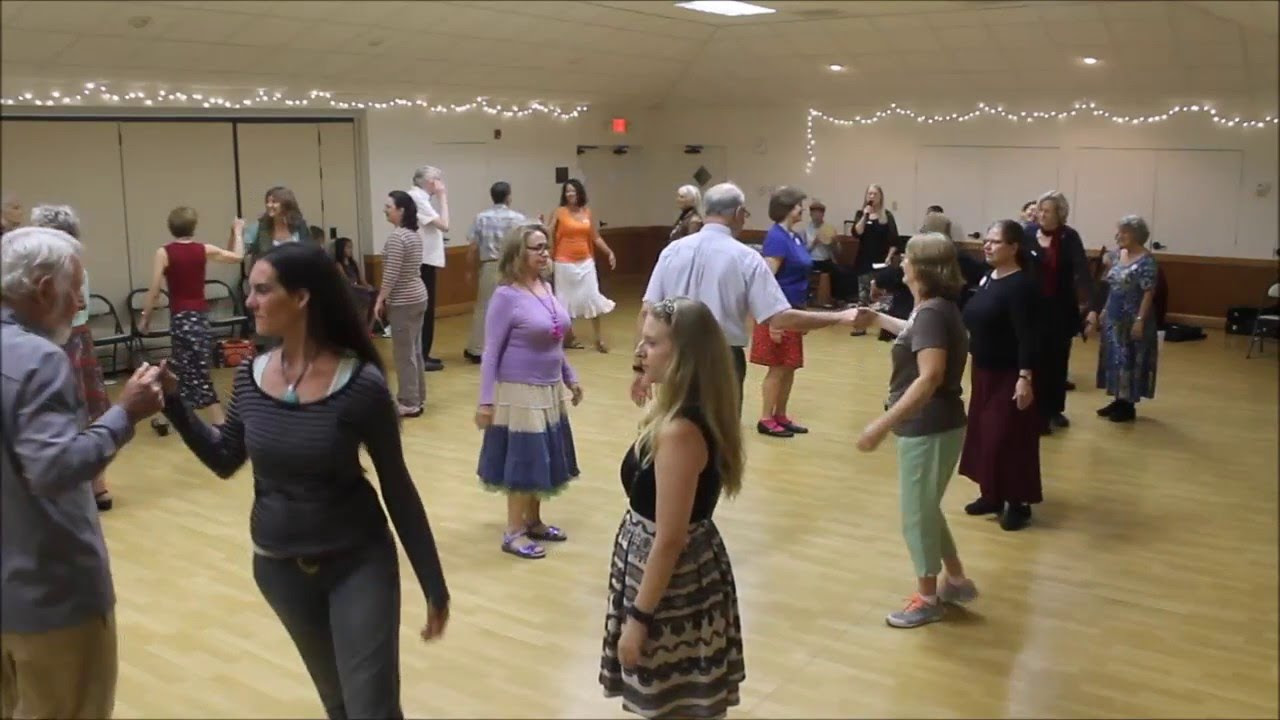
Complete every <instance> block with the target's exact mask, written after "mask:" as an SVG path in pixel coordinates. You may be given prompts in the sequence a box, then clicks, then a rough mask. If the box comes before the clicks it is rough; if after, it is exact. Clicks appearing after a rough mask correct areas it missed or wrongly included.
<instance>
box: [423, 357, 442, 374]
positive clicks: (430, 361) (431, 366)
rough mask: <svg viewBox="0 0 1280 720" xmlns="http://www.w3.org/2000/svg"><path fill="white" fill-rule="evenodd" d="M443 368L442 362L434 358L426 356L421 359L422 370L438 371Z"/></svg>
mask: <svg viewBox="0 0 1280 720" xmlns="http://www.w3.org/2000/svg"><path fill="white" fill-rule="evenodd" d="M443 369H444V363H442V362H440V361H439V360H436V359H435V358H426V359H424V360H423V361H422V371H423V372H440V371H441V370H443Z"/></svg>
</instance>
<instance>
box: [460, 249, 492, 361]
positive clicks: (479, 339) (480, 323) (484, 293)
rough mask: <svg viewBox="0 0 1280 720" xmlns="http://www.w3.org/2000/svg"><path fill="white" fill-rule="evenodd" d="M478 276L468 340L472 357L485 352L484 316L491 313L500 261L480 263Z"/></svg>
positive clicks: (468, 348) (468, 350) (468, 347)
mask: <svg viewBox="0 0 1280 720" xmlns="http://www.w3.org/2000/svg"><path fill="white" fill-rule="evenodd" d="M478 274H479V275H480V277H479V280H478V287H477V288H476V304H475V306H474V307H473V308H472V310H471V337H470V338H469V339H468V340H467V352H469V353H471V354H472V355H480V354H481V353H483V352H484V316H485V313H487V312H488V311H489V298H491V297H493V291H494V289H496V288H497V287H498V261H496V260H490V261H488V262H482V263H480V271H479V273H478Z"/></svg>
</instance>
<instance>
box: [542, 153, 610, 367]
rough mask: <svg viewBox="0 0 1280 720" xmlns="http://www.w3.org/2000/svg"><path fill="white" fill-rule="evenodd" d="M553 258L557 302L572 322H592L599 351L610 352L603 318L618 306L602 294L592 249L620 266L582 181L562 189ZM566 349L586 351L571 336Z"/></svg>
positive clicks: (554, 228)
mask: <svg viewBox="0 0 1280 720" xmlns="http://www.w3.org/2000/svg"><path fill="white" fill-rule="evenodd" d="M550 229H551V238H552V258H553V259H554V260H555V292H556V299H557V300H559V301H560V304H561V305H564V307H565V309H566V310H568V312H569V317H570V318H580V317H584V318H587V319H589V320H591V332H592V333H593V334H594V335H595V344H596V350H599V351H600V352H602V353H603V352H609V349H608V348H607V347H605V344H604V340H603V339H601V337H600V316H601V315H606V314H608V313H609V312H611V311H612V310H613V306H614V303H613V301H612V300H610V299H609V298H607V297H605V296H604V295H601V294H600V281H599V279H598V278H597V277H596V261H595V254H594V253H593V252H592V245H595V247H598V248H600V251H601V252H603V253H604V254H605V255H607V256H608V257H609V269H610V270H612V269H613V268H614V267H616V266H617V264H618V260H617V257H616V256H614V254H613V250H610V249H609V246H608V245H606V244H605V242H604V238H602V237H600V229H599V226H598V225H597V224H596V221H595V218H594V217H592V216H591V210H590V209H589V208H587V190H586V188H584V187H583V186H582V182H581V181H580V180H576V179H573V178H570V179H569V181H568V182H566V183H565V184H564V185H563V186H562V187H561V188H560V207H559V208H557V209H556V211H555V213H554V214H553V216H552V218H551V228H550ZM565 347H567V348H580V347H582V345H581V344H579V343H578V342H577V341H575V340H574V338H573V333H572V332H570V333H569V334H568V335H567V336H566V337H565Z"/></svg>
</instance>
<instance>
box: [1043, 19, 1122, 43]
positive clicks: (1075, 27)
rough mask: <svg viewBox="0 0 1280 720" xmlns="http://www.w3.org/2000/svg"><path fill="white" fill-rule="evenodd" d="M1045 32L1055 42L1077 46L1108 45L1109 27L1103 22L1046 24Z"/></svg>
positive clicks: (1086, 21) (1084, 21) (1087, 21)
mask: <svg viewBox="0 0 1280 720" xmlns="http://www.w3.org/2000/svg"><path fill="white" fill-rule="evenodd" d="M1045 31H1046V32H1047V33H1048V34H1049V37H1050V38H1052V39H1053V40H1054V41H1055V42H1059V43H1070V44H1077V45H1097V44H1106V42H1107V26H1106V24H1105V23H1103V22H1102V21H1101V20H1082V21H1077V22H1051V23H1046V25H1045Z"/></svg>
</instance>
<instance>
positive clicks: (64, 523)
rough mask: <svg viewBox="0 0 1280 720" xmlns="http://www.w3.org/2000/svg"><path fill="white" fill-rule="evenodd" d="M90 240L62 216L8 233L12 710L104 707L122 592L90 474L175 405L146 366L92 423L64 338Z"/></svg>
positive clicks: (0, 375) (5, 374) (5, 530)
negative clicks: (64, 228)
mask: <svg viewBox="0 0 1280 720" xmlns="http://www.w3.org/2000/svg"><path fill="white" fill-rule="evenodd" d="M82 282H83V270H82V268H81V264H80V243H79V242H78V241H77V240H75V238H72V237H71V236H70V235H68V234H66V233H64V232H61V231H59V230H53V229H50V228H22V229H19V230H13V231H11V232H8V233H6V234H5V235H4V239H3V240H2V241H0V293H2V294H0V352H2V353H3V355H4V363H3V365H0V401H2V402H0V426H3V428H4V431H3V435H2V437H3V443H2V444H3V450H2V451H0V602H2V603H3V606H4V613H3V614H2V615H0V656H2V657H0V675H3V682H2V683H0V704H2V705H3V708H2V709H3V716H4V717H6V718H8V717H20V718H106V717H111V714H112V711H113V709H114V706H115V687H116V672H117V658H116V628H115V615H114V608H115V591H114V590H113V588H112V582H111V570H110V566H109V563H108V561H107V548H106V544H105V542H104V540H103V537H102V526H101V524H100V523H99V520H98V510H97V508H96V507H95V506H94V502H93V491H92V490H91V483H92V481H93V478H94V476H96V475H97V474H98V473H100V472H102V470H103V468H105V467H106V466H107V464H108V463H110V462H111V460H112V459H113V458H114V457H115V456H116V453H117V452H119V450H120V448H122V447H123V446H124V445H125V443H127V442H128V441H129V440H130V438H132V437H133V426H134V425H135V424H136V423H138V422H139V421H140V420H142V419H144V418H146V417H148V416H150V415H153V414H155V413H156V412H157V411H159V410H160V408H161V406H162V405H163V402H164V401H163V395H162V391H161V388H160V384H159V379H158V373H159V368H158V367H150V366H147V365H145V364H144V365H143V366H142V367H140V368H138V370H137V372H135V373H134V374H133V377H131V378H130V379H129V381H128V382H127V383H126V384H125V387H124V389H123V391H122V392H121V393H120V397H119V399H118V400H117V402H116V404H115V406H113V407H112V408H111V409H109V410H107V412H106V413H104V414H103V415H102V417H100V418H98V419H97V420H96V421H94V422H93V423H92V424H89V425H88V426H87V427H86V426H85V425H84V424H83V416H82V412H83V410H82V404H81V403H80V401H79V399H78V398H77V397H76V389H75V382H74V380H73V379H72V376H71V374H72V370H71V363H70V362H69V361H68V360H67V356H66V354H65V353H64V352H63V351H62V347H61V346H62V345H63V344H65V343H66V341H67V338H69V337H70V335H71V322H72V318H73V317H74V316H75V314H76V312H77V311H78V310H79V309H80V307H81V306H82V305H83V298H82V295H81V283H82Z"/></svg>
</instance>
